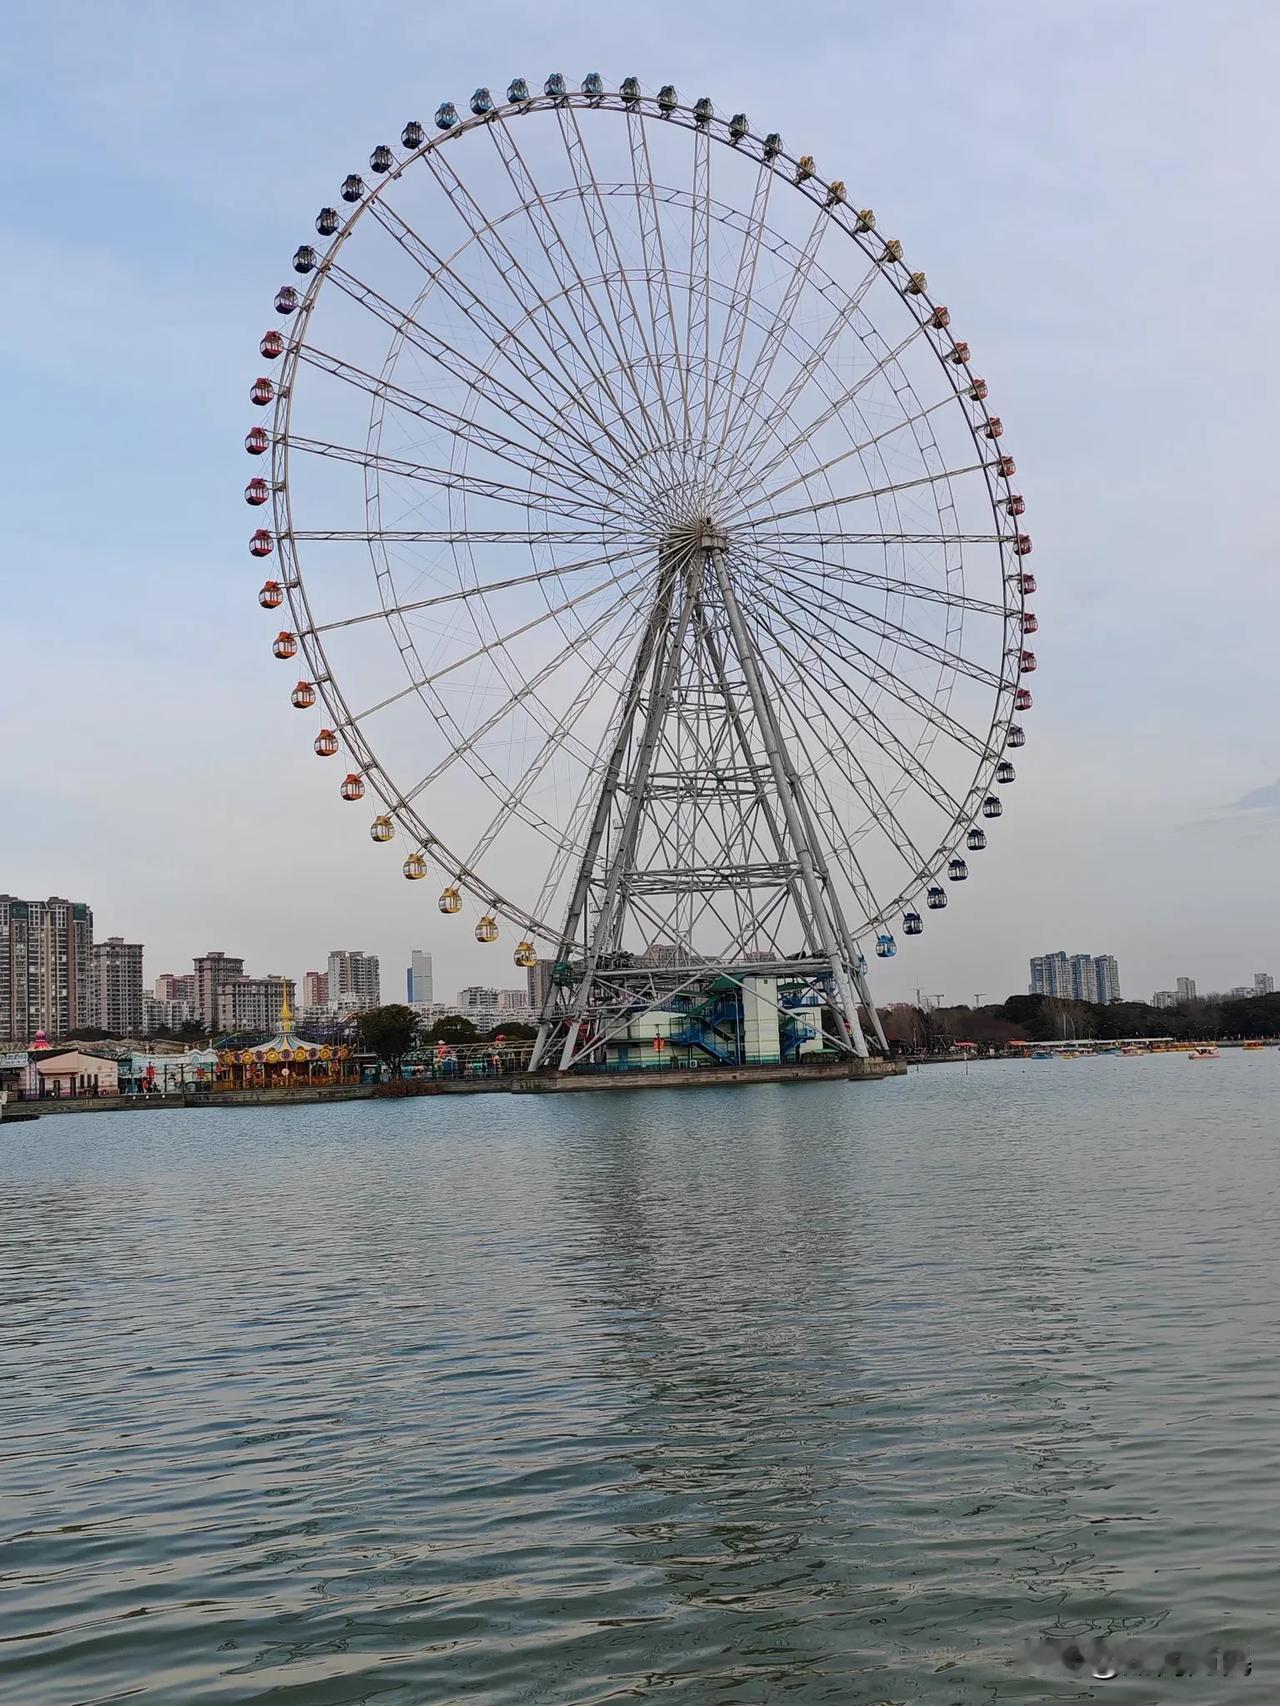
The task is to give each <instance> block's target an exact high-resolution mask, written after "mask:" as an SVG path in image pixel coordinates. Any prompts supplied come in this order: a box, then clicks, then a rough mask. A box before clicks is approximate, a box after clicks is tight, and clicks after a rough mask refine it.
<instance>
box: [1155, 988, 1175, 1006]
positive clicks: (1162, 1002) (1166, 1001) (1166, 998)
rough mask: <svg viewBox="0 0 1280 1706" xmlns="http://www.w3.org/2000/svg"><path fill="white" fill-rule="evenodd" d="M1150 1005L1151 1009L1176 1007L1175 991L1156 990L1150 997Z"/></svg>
mask: <svg viewBox="0 0 1280 1706" xmlns="http://www.w3.org/2000/svg"><path fill="white" fill-rule="evenodd" d="M1151 1005H1152V1006H1153V1007H1176V1006H1177V1005H1178V992H1177V990H1176V989H1157V990H1156V992H1155V994H1154V995H1153V996H1152V997H1151Z"/></svg>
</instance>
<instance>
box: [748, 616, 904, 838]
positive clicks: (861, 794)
mask: <svg viewBox="0 0 1280 1706" xmlns="http://www.w3.org/2000/svg"><path fill="white" fill-rule="evenodd" d="M778 614H781V613H780V612H779V613H778ZM783 620H784V621H786V622H787V626H788V628H789V630H790V631H791V633H792V634H794V635H795V637H796V638H797V639H799V640H800V641H801V642H802V643H803V644H804V646H805V649H806V652H807V653H808V654H809V656H810V658H811V659H812V660H813V662H815V663H816V664H817V665H818V667H819V669H820V670H822V671H824V672H825V670H826V669H827V668H828V663H827V660H826V658H825V657H824V656H823V654H822V651H821V648H820V647H818V646H815V645H814V644H813V643H812V640H811V637H810V636H808V635H806V634H804V633H803V632H801V631H800V630H798V629H796V628H795V627H794V625H793V624H792V623H791V622H790V621H789V620H788V619H787V618H786V617H785V616H784V617H783ZM770 634H771V638H772V640H773V643H774V644H775V645H776V646H777V647H778V649H779V651H780V652H781V653H782V654H783V656H785V657H786V658H787V660H788V662H790V663H791V665H792V667H793V668H794V669H795V670H796V681H797V684H798V685H799V686H800V691H801V692H802V693H803V694H807V695H808V697H809V698H810V700H811V701H813V702H814V704H815V705H820V701H819V700H818V698H817V695H816V694H815V692H814V685H815V677H814V674H813V671H812V668H807V669H806V668H804V667H802V666H801V664H800V660H799V659H798V658H797V657H796V655H795V653H794V652H792V651H790V649H789V648H788V647H786V646H785V645H783V644H782V642H781V641H780V640H779V639H778V636H777V634H776V633H775V632H773V631H772V630H770ZM770 673H773V674H774V679H775V680H777V676H776V673H775V672H773V671H772V670H771V672H770ZM817 679H818V680H821V676H819V677H818V678H817ZM781 685H782V684H781V683H780V682H779V688H780V689H781ZM828 692H830V690H829V689H828ZM836 702H837V703H839V701H838V700H837V701H836ZM822 714H823V718H824V721H827V722H828V724H829V726H831V727H832V728H833V729H834V728H835V725H834V724H831V723H830V720H829V719H828V718H826V715H825V713H822ZM836 733H837V740H836V742H834V743H831V744H828V743H827V742H826V741H823V740H821V739H819V741H818V744H819V745H820V746H821V747H822V750H823V752H824V753H825V754H826V756H827V757H828V758H829V759H830V760H831V762H832V764H833V765H834V766H835V767H836V769H837V770H838V771H839V773H840V774H841V775H842V776H843V777H844V779H845V780H846V781H847V782H848V784H849V786H850V787H851V788H852V789H853V791H854V793H855V794H856V795H857V797H858V799H859V800H860V801H861V803H862V805H863V808H864V810H866V811H867V812H868V814H869V815H870V816H871V817H872V818H873V819H874V820H875V822H876V823H877V826H878V827H879V828H880V829H881V830H882V831H883V833H884V834H885V836H886V838H887V839H888V840H889V841H890V843H891V844H892V845H893V847H894V848H895V850H896V851H897V853H898V855H899V857H900V858H901V859H902V860H903V861H904V862H905V863H907V864H908V865H913V868H914V869H915V870H916V871H923V870H925V869H926V868H927V863H928V862H927V860H926V859H925V856H924V854H923V853H921V851H920V849H919V848H918V847H917V846H916V844H915V841H914V839H913V838H912V836H911V835H910V834H909V833H908V831H907V830H906V828H905V827H904V826H903V824H902V823H901V821H900V820H899V818H898V816H897V814H896V813H895V812H894V810H893V808H892V806H891V805H890V803H889V801H888V799H887V798H886V797H885V795H884V792H883V790H882V789H881V788H880V787H879V786H878V785H877V784H876V782H875V781H874V780H873V778H872V777H871V775H870V774H869V773H868V771H867V769H866V767H865V765H863V764H862V762H861V761H860V760H859V758H858V754H857V750H856V747H855V744H854V743H853V742H852V741H841V740H840V739H839V732H838V730H837V731H836ZM876 744H877V745H878V744H879V743H878V742H877V743H876ZM837 748H838V750H837ZM850 764H851V765H852V766H853V769H852V770H851V769H850V768H849V766H850ZM810 769H811V771H812V770H813V766H812V765H811V766H810ZM853 770H856V771H857V773H858V778H860V780H859V779H858V778H855V777H854V774H853ZM935 803H937V802H935Z"/></svg>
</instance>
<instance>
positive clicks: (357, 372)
mask: <svg viewBox="0 0 1280 1706" xmlns="http://www.w3.org/2000/svg"><path fill="white" fill-rule="evenodd" d="M298 359H299V360H300V361H305V362H306V363H307V365H308V366H310V367H314V368H316V369H317V370H318V371H320V372H321V373H327V374H329V375H330V377H331V378H334V379H338V380H341V381H342V382H343V383H344V384H346V385H350V386H352V387H354V389H356V390H357V391H364V392H367V393H368V395H369V396H371V397H373V398H375V399H376V400H378V401H380V402H383V403H390V404H391V406H392V407H393V408H396V409H399V410H400V411H401V413H402V414H407V415H413V416H415V417H416V418H417V419H419V420H423V421H426V422H427V423H428V424H429V425H431V426H433V427H436V428H441V427H443V428H444V429H445V430H447V431H449V432H451V433H452V434H453V435H454V436H455V437H456V438H459V439H461V440H462V441H463V442H464V443H466V444H470V445H473V446H474V447H475V448H476V449H478V450H484V451H487V452H488V453H489V454H490V455H492V456H496V457H497V458H498V459H499V460H500V461H502V462H506V463H507V464H509V465H510V466H511V467H515V468H519V469H520V471H521V472H522V473H524V474H530V473H533V474H536V473H538V472H539V470H540V469H542V468H544V467H549V468H554V469H556V470H557V471H558V472H559V473H560V475H561V476H562V478H563V481H564V483H566V484H567V485H568V486H569V488H570V489H571V490H572V489H574V487H575V486H576V487H577V489H578V490H579V492H580V493H581V496H582V498H583V501H590V496H591V492H590V490H588V491H582V483H583V481H584V480H585V481H586V482H587V485H588V487H589V488H595V487H596V485H597V482H596V481H595V480H594V478H592V476H590V475H585V474H584V473H583V471H582V470H581V469H580V468H575V467H574V465H573V464H572V463H570V462H563V461H561V460H560V458H559V457H558V456H553V455H551V453H550V452H548V451H547V450H546V449H544V448H543V447H541V446H530V445H525V444H519V443H517V442H516V441H515V440H514V439H510V438H506V437H505V436H504V435H503V434H502V433H499V432H495V431H493V429H492V428H490V427H483V426H480V425H478V424H477V423H476V422H475V421H472V420H469V419H468V418H467V417H466V416H465V415H459V414H456V413H455V412H454V411H453V410H452V409H447V408H445V407H444V405H443V404H441V403H429V402H428V401H427V400H426V398H425V397H419V396H418V395H417V394H416V393H415V392H413V391H406V390H404V389H403V387H401V386H399V385H396V384H393V383H392V381H391V380H389V379H379V378H376V377H375V376H374V375H373V374H372V373H366V372H365V371H364V369H363V368H360V367H356V366H354V365H353V364H352V363H351V362H349V361H343V360H342V359H341V358H340V357H339V356H335V355H329V354H327V353H326V352H325V351H324V350H320V349H316V348H314V347H312V346H311V345H305V346H303V347H302V348H301V349H299V351H298Z"/></svg>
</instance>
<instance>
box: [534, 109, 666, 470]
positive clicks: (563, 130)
mask: <svg viewBox="0 0 1280 1706" xmlns="http://www.w3.org/2000/svg"><path fill="white" fill-rule="evenodd" d="M556 118H557V120H558V121H559V124H560V135H561V139H562V141H563V142H564V149H565V153H566V155H567V156H568V159H569V165H570V167H571V169H572V171H573V177H574V183H575V184H576V186H577V190H578V195H579V198H580V199H581V202H582V207H583V211H584V213H585V216H586V221H587V229H588V230H589V232H590V234H591V246H592V248H593V249H594V251H595V257H596V263H597V265H598V266H599V269H600V277H601V279H602V281H603V283H604V288H605V291H606V293H607V294H608V297H609V302H610V306H611V307H612V309H613V317H614V322H615V324H616V325H617V328H618V335H619V337H620V338H621V340H622V343H623V345H624V347H625V348H626V351H627V354H628V357H629V358H634V357H635V355H636V345H637V344H638V345H639V354H640V356H641V357H642V358H643V362H644V365H645V367H646V369H647V371H648V373H649V377H650V382H651V384H652V388H653V395H654V397H655V398H656V399H657V403H658V406H659V407H660V408H661V410H662V416H663V428H664V433H663V436H664V437H665V438H666V439H668V440H670V439H673V438H675V437H676V429H675V422H674V421H673V419H672V415H671V405H670V402H669V400H668V397H667V391H666V387H665V385H664V384H663V382H662V369H661V366H660V364H659V362H658V359H657V357H656V355H655V352H654V349H653V348H652V347H651V345H650V341H649V335H648V331H647V329H646V326H645V320H644V316H643V315H642V314H641V312H640V309H639V306H638V304H637V302H636V297H635V292H634V290H633V289H632V285H631V279H630V275H629V274H628V271H627V268H626V267H625V266H624V265H623V261H622V256H621V252H620V251H619V249H618V244H617V240H616V239H615V237H614V234H613V225H612V223H611V221H610V219H609V209H608V204H607V201H606V198H605V197H604V196H603V195H601V193H600V180H599V178H598V177H597V176H596V173H595V171H594V169H593V167H592V164H591V156H590V153H589V152H588V149H587V144H586V139H585V138H584V136H583V134H582V126H581V125H580V124H579V122H578V115H577V112H576V110H575V109H574V108H573V107H567V106H565V107H558V108H557V109H556Z"/></svg>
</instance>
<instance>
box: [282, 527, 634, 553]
mask: <svg viewBox="0 0 1280 1706" xmlns="http://www.w3.org/2000/svg"><path fill="white" fill-rule="evenodd" d="M293 537H294V538H295V539H308V540H311V541H313V542H315V541H322V542H328V543H331V544H332V543H335V542H336V543H338V544H350V543H351V542H352V541H358V542H360V543H363V544H368V543H369V542H370V541H372V540H375V539H380V540H382V541H383V542H384V543H385V544H388V545H602V544H605V543H607V542H608V530H607V529H606V528H605V527H604V526H600V527H591V528H581V529H575V528H568V527H530V528H510V529H503V528H484V527H465V528H448V527H375V528H369V527H348V528H314V529H309V528H302V527H297V528H295V529H294V531H293ZM638 543H641V544H650V545H652V546H654V548H656V543H657V542H656V540H655V541H638Z"/></svg>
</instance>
